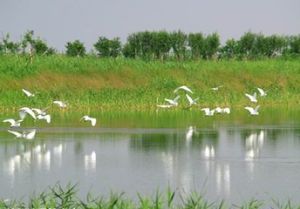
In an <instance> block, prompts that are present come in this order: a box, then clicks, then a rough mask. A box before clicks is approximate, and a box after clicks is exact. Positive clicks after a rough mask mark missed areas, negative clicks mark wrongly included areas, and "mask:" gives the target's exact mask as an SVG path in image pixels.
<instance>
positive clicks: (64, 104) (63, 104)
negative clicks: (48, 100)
mask: <svg viewBox="0 0 300 209" xmlns="http://www.w3.org/2000/svg"><path fill="white" fill-rule="evenodd" d="M53 104H56V105H58V106H59V107H60V108H66V107H67V104H66V103H65V102H62V101H53Z"/></svg>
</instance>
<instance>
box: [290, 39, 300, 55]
mask: <svg viewBox="0 0 300 209" xmlns="http://www.w3.org/2000/svg"><path fill="white" fill-rule="evenodd" d="M289 53H291V54H300V35H298V36H291V37H290V38H289Z"/></svg>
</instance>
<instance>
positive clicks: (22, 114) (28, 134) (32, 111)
mask: <svg viewBox="0 0 300 209" xmlns="http://www.w3.org/2000/svg"><path fill="white" fill-rule="evenodd" d="M22 91H23V93H24V94H25V95H26V96H27V97H35V94H33V93H31V92H30V91H28V90H26V89H22ZM53 104H55V105H57V106H58V107H59V108H61V109H64V108H67V104H66V103H65V102H63V101H57V100H55V101H53ZM47 109H49V107H46V108H44V109H39V108H29V107H22V108H20V109H19V119H13V118H8V119H5V120H3V122H4V123H9V124H10V127H11V128H18V127H20V126H21V123H22V122H23V121H24V120H25V118H26V117H27V116H30V117H31V118H32V119H33V120H45V121H46V122H47V123H51V115H50V114H48V113H47V112H46V111H47ZM80 120H83V121H88V122H90V123H91V125H92V126H95V125H96V123H97V119H96V118H93V117H90V116H88V115H84V116H83V117H82V118H81V119H80ZM8 132H9V133H11V134H13V135H15V137H16V138H22V139H28V140H32V139H34V137H35V134H36V129H32V130H28V131H23V132H18V131H15V130H8Z"/></svg>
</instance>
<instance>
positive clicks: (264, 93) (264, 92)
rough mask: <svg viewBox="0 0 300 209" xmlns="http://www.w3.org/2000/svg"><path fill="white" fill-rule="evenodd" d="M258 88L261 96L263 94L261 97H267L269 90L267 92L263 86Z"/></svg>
mask: <svg viewBox="0 0 300 209" xmlns="http://www.w3.org/2000/svg"><path fill="white" fill-rule="evenodd" d="M257 90H258V91H259V93H260V96H261V97H265V96H267V92H266V91H264V90H263V89H261V88H257Z"/></svg>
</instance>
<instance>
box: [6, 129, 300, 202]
mask: <svg viewBox="0 0 300 209" xmlns="http://www.w3.org/2000/svg"><path fill="white" fill-rule="evenodd" d="M84 130H85V129H82V130H81V132H76V131H77V130H76V129H71V130H68V131H69V132H64V131H61V130H59V132H46V131H45V132H43V130H40V134H39V135H38V136H37V138H36V139H35V140H34V141H33V142H27V141H26V142H23V141H21V142H20V141H18V140H2V141H1V142H0V165H2V170H0V175H1V176H2V178H1V179H0V184H1V187H2V188H3V189H2V190H1V191H0V196H4V197H22V196H23V195H24V194H28V192H29V193H31V192H33V191H36V189H37V188H38V189H40V190H43V189H44V188H47V186H49V184H53V183H56V182H57V181H60V182H62V183H68V182H79V183H80V192H81V194H83V195H85V194H86V193H87V192H88V191H89V189H90V188H91V187H93V191H94V192H95V193H97V194H99V193H100V194H103V193H104V194H106V193H108V192H110V191H112V190H113V191H126V193H127V194H128V195H133V196H134V195H135V194H136V192H141V193H147V194H151V192H153V191H155V190H156V189H157V186H159V187H160V189H163V188H166V187H167V186H168V185H169V186H171V187H172V188H176V189H178V190H180V191H184V192H185V193H189V192H191V191H195V190H197V191H200V192H202V191H205V194H206V196H207V197H208V199H211V200H213V201H214V200H216V196H217V197H218V198H220V199H223V198H226V199H227V200H228V201H233V202H239V201H242V200H249V198H252V197H262V198H264V196H263V195H264V194H266V193H267V192H269V193H271V192H272V193H273V192H275V193H274V197H278V196H279V197H286V196H287V195H288V197H289V198H293V199H295V200H297V198H298V199H299V197H298V196H297V197H296V196H295V194H297V192H299V189H297V188H300V183H299V181H298V174H299V172H300V164H299V159H300V151H299V150H300V137H299V136H300V135H299V130H298V129H296V128H290V129H285V128H282V129H279V128H277V127H276V128H272V127H258V128H255V129H254V128H247V127H246V128H245V127H244V128H235V127H234V128H228V127H226V126H219V127H218V126H216V127H215V128H213V129H203V128H199V127H197V129H196V128H195V126H193V125H189V126H187V127H186V128H182V129H180V128H165V129H136V130H134V129H130V130H129V129H111V130H109V131H110V132H109V131H107V130H105V132H103V130H102V129H96V131H91V132H89V131H86V132H84ZM87 130H90V129H87ZM97 131H98V132H97ZM0 134H1V133H0ZM5 134H6V135H5V136H9V135H8V134H7V133H5ZM62 168H63V169H62ZM274 168H276V172H275V173H274V172H273V171H274ZM270 172H273V175H271V176H270V175H268V174H269V173H270ZM45 176H47V181H45ZM120 176H121V177H122V178H120ZM282 176H289V178H286V179H285V180H284V182H282V183H281V181H282ZM82 185H84V186H82ZM278 186H280V187H281V188H282V190H280V191H279V190H276V188H278ZM11 188H13V189H11ZM244 188H247V190H245V189H244ZM257 191H262V192H261V193H259V194H258V193H257Z"/></svg>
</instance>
